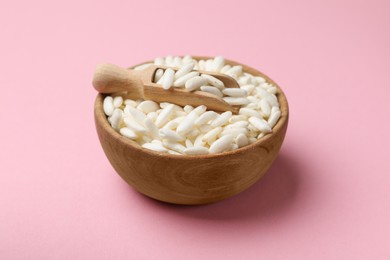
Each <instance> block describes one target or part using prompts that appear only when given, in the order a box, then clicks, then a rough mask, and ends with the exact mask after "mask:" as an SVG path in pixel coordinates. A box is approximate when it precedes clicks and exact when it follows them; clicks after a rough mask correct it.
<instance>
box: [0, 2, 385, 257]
mask: <svg viewBox="0 0 390 260" xmlns="http://www.w3.org/2000/svg"><path fill="white" fill-rule="evenodd" d="M185 2H186V1H160V2H157V1H156V2H152V1H112V2H109V1H92V0H91V1H83V2H80V1H66V2H65V1H63V2H62V3H58V1H24V2H18V1H12V3H11V1H6V2H4V1H3V2H2V4H1V8H0V24H1V27H0V32H1V48H0V60H1V61H0V71H1V72H0V73H1V77H0V84H1V89H2V90H1V103H0V106H1V109H0V115H1V119H2V121H1V135H0V145H1V146H0V147H1V150H0V160H1V164H0V176H1V182H0V185H1V186H0V259H389V258H390V247H389V239H390V235H389V234H390V221H389V219H390V200H389V195H390V188H389V187H390V163H389V161H390V160H389V145H390V142H389V141H390V138H389V133H390V124H389V123H388V119H389V116H388V113H389V111H390V106H389V94H390V91H389V83H388V82H389V68H390V51H389V46H390V16H389V10H390V4H389V3H390V2H389V1H385V0H384V1H352V0H351V1H335V0H332V1H322V2H321V1H261V2H260V1H232V2H231V3H229V4H226V3H225V4H224V5H218V4H217V3H213V2H211V1H192V2H190V3H185ZM229 35H231V37H228V36H229ZM169 54H171V55H183V54H194V55H195V54H201V55H223V56H225V57H226V58H230V59H233V60H237V61H240V62H242V63H246V64H248V65H251V66H253V67H256V68H258V69H259V70H261V71H263V72H264V73H266V74H268V75H269V76H270V77H272V78H273V79H274V80H275V81H276V82H278V83H279V84H280V86H282V88H283V89H284V90H285V93H286V95H287V97H288V99H289V102H290V110H291V111H290V112H291V117H290V125H289V130H288V133H287V137H286V140H285V143H284V146H283V148H282V150H281V153H280V156H279V158H278V159H277V161H276V162H275V164H274V165H273V167H272V168H271V170H270V171H269V173H268V174H267V175H266V176H265V177H264V179H262V180H261V181H260V182H258V183H257V184H256V185H254V186H253V187H251V188H250V189H249V190H247V191H245V192H244V193H242V194H240V195H239V196H236V197H234V198H231V199H228V200H225V201H223V202H220V203H217V204H213V205H208V206H200V207H182V206H181V207H180V206H173V205H167V204H163V203H160V202H157V201H154V200H151V199H148V198H146V197H144V196H142V195H140V194H138V193H137V192H135V191H134V190H133V189H131V188H130V187H128V186H127V184H126V183H124V182H123V181H122V180H121V179H120V178H119V176H117V175H116V173H115V172H114V170H113V169H112V167H111V165H110V164H109V162H108V161H107V159H106V157H105V156H104V154H103V151H102V149H101V147H100V144H99V142H98V139H97V136H96V133H95V128H94V123H93V117H92V109H93V102H94V98H95V95H96V93H95V92H94V91H93V89H92V86H91V83H90V82H91V77H92V73H93V70H94V66H95V65H96V64H97V63H98V62H102V61H109V62H112V63H116V64H119V65H123V66H127V65H133V64H136V63H139V62H142V61H145V60H149V59H152V58H154V57H156V56H163V55H169Z"/></svg>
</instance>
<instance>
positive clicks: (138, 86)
mask: <svg viewBox="0 0 390 260" xmlns="http://www.w3.org/2000/svg"><path fill="white" fill-rule="evenodd" d="M141 78H142V73H140V71H135V70H128V69H125V68H121V67H119V66H116V65H113V64H108V63H104V64H99V65H97V66H96V69H95V73H94V76H93V81H92V85H93V87H94V88H95V89H96V90H97V91H98V92H99V93H104V94H108V93H115V92H122V91H127V92H128V94H130V95H131V96H133V97H135V98H143V96H144V95H143V86H144V84H143V82H142V80H141Z"/></svg>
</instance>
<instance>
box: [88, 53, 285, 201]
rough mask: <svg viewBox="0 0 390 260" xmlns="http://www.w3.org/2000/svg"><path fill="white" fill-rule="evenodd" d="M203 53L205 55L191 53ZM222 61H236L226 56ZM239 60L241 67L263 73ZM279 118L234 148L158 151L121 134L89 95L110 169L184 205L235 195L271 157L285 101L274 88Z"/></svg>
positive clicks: (281, 137) (277, 144) (100, 97)
mask: <svg viewBox="0 0 390 260" xmlns="http://www.w3.org/2000/svg"><path fill="white" fill-rule="evenodd" d="M194 58H195V59H207V58H208V57H199V56H196V57H194ZM226 63H227V64H231V65H237V64H240V63H237V62H234V61H229V60H226ZM240 65H242V66H243V69H244V71H245V72H249V73H251V74H253V75H258V76H262V77H264V78H266V79H267V81H268V82H271V83H273V84H274V85H275V86H277V87H278V88H279V86H278V85H277V84H276V83H275V82H274V81H272V80H271V79H270V78H269V77H267V76H266V75H264V74H263V73H261V72H259V71H257V70H255V69H253V68H251V67H248V66H246V65H243V64H240ZM277 97H278V100H279V103H280V110H281V118H280V119H279V121H278V123H277V124H276V125H275V127H274V128H273V132H272V133H271V134H268V135H266V136H265V137H263V138H262V139H261V140H259V141H257V142H255V143H253V144H250V145H248V146H245V147H242V148H240V149H237V150H233V151H229V152H225V153H221V154H213V155H202V156H186V155H171V154H159V153H157V152H154V151H151V150H148V149H145V148H142V147H141V146H140V145H138V144H137V143H136V142H134V141H132V140H130V139H128V138H126V137H123V136H122V135H120V134H119V133H118V132H116V131H115V130H114V129H113V128H112V127H111V126H110V124H109V123H108V121H107V117H106V116H105V114H104V112H103V99H104V96H103V95H101V94H99V95H98V96H97V98H96V101H95V108H94V116H95V125H96V130H97V133H98V136H99V140H100V143H101V145H102V147H103V150H104V152H105V154H106V156H107V158H108V160H109V161H110V163H111V164H112V166H113V167H114V169H115V170H116V172H117V173H118V174H119V175H120V176H121V177H122V178H123V179H124V180H125V181H126V182H127V183H128V184H129V185H131V186H132V187H133V188H134V189H136V190H137V191H139V192H141V193H143V194H145V195H146V196H149V197H151V198H154V199H157V200H160V201H164V202H169V203H174V204H185V205H197V204H207V203H212V202H216V201H219V200H223V199H225V198H228V197H231V196H233V195H236V194H238V193H240V192H242V191H243V190H245V189H247V188H248V187H250V186H251V185H252V184H254V183H255V182H256V181H258V180H259V179H260V178H261V177H262V176H263V175H264V174H265V173H266V171H267V170H268V168H269V167H270V166H271V164H272V162H273V161H274V160H275V158H276V156H277V154H278V152H279V150H280V147H281V145H282V143H283V140H284V137H285V134H286V130H287V124H288V116H289V112H288V103H287V99H286V97H285V95H284V93H283V91H282V90H281V89H280V88H279V92H278V95H277Z"/></svg>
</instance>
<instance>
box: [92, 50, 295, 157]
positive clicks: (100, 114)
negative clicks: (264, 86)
mask: <svg viewBox="0 0 390 260" xmlns="http://www.w3.org/2000/svg"><path fill="white" fill-rule="evenodd" d="M181 57H182V56H181ZM191 57H192V58H193V59H195V60H201V59H211V58H214V57H209V56H197V55H194V56H191ZM152 62H153V61H146V62H142V63H140V64H136V65H134V66H131V67H128V69H132V68H134V67H136V66H139V65H142V64H145V63H152ZM225 63H226V64H229V65H232V66H234V65H241V66H242V67H243V71H244V72H245V71H250V73H251V74H254V75H255V76H260V77H263V78H265V79H266V81H267V82H270V83H272V84H273V85H274V86H275V87H276V88H277V89H278V93H277V95H276V96H277V98H278V101H279V106H280V112H281V116H280V118H279V120H278V122H277V123H276V125H275V126H274V127H273V128H272V132H271V133H269V134H267V135H265V136H264V137H262V138H261V139H259V140H257V141H255V142H253V143H251V144H248V145H246V146H243V147H240V148H237V149H235V150H230V151H226V152H222V153H216V154H205V155H186V154H183V155H176V154H169V153H159V152H156V151H153V150H149V149H147V148H144V147H142V146H141V145H139V144H138V143H137V142H136V141H133V140H131V139H129V138H126V137H124V136H122V135H121V134H120V133H119V132H117V131H116V130H115V129H114V128H112V127H111V125H110V124H109V122H108V120H107V116H106V115H105V114H104V111H103V100H104V97H105V96H107V95H109V94H104V95H103V94H100V93H98V94H97V96H96V99H95V104H94V114H95V123H96V124H100V125H101V126H102V127H103V128H104V129H105V130H106V131H107V132H108V133H109V135H110V136H112V137H113V138H114V139H116V140H117V141H118V142H120V143H121V144H122V145H124V146H130V147H132V148H134V149H136V150H139V151H140V152H143V153H146V154H147V155H150V156H158V157H162V158H167V159H179V160H180V159H183V160H199V159H211V158H218V157H225V156H229V155H235V154H242V153H245V152H246V151H248V150H252V149H254V147H256V146H262V144H263V143H265V142H267V141H268V140H269V139H271V138H272V137H273V136H274V135H277V133H278V132H280V131H281V130H282V129H283V126H284V125H285V124H288V118H289V106H288V101H287V98H286V95H285V94H284V92H283V90H282V89H281V88H280V86H279V85H278V84H277V83H276V82H275V81H274V80H272V79H271V78H270V77H268V76H267V75H265V74H264V73H262V72H260V71H258V70H257V69H254V68H252V67H250V66H248V65H245V64H241V63H239V62H236V61H233V60H230V59H225Z"/></svg>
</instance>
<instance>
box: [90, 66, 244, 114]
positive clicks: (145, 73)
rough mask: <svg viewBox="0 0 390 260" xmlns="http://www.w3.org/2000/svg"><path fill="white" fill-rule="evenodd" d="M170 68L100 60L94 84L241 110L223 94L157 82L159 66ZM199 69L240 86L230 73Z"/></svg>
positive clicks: (130, 93)
mask: <svg viewBox="0 0 390 260" xmlns="http://www.w3.org/2000/svg"><path fill="white" fill-rule="evenodd" d="M166 68H167V67H164V66H155V65H151V66H150V67H147V68H146V69H143V70H129V69H125V68H121V67H118V66H116V65H112V64H100V65H98V66H97V67H96V70H95V74H94V77H93V83H92V84H93V86H94V88H95V89H96V90H97V91H98V92H99V93H104V94H109V93H116V92H124V91H126V92H127V95H126V96H127V97H129V98H132V99H138V98H142V99H145V100H153V101H156V102H170V103H174V104H177V105H180V106H185V105H191V106H194V107H195V106H200V105H205V106H207V108H208V109H210V110H216V111H232V112H233V113H235V114H237V112H238V108H237V107H233V106H231V105H229V104H228V103H226V102H225V101H224V100H223V99H222V98H219V97H217V96H215V95H213V94H210V93H207V92H202V91H194V92H189V91H188V90H186V89H181V88H170V89H168V90H166V89H163V88H162V86H160V85H157V84H156V83H154V82H153V78H154V74H155V72H156V70H157V69H164V70H165V69H166ZM172 69H173V70H175V71H177V70H178V69H175V68H172ZM198 72H199V73H201V74H208V75H211V76H213V77H215V78H217V79H219V80H221V81H222V82H223V83H224V85H225V87H226V88H237V87H239V86H238V84H237V82H236V81H235V80H234V79H233V78H231V77H229V76H226V75H223V74H220V73H210V72H206V71H198Z"/></svg>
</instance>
